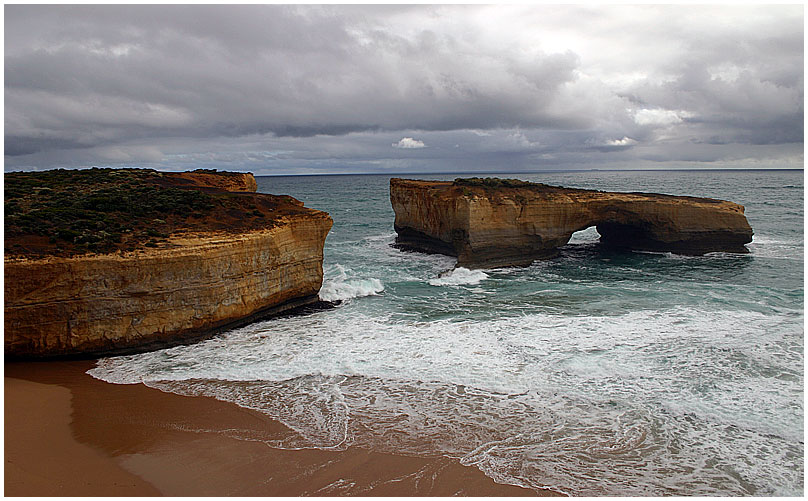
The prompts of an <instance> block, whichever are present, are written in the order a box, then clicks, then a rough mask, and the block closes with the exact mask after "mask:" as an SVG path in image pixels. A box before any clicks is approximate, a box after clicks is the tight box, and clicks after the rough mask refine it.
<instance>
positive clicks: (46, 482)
mask: <svg viewBox="0 0 808 501" xmlns="http://www.w3.org/2000/svg"><path fill="white" fill-rule="evenodd" d="M92 366H93V363H92V362H88V361H75V362H42V363H7V364H5V385H4V386H5V495H6V496H32V495H43V496H53V495H61V496H76V495H82V496H154V495H167V496H258V495H262V496H301V495H315V496H338V495H368V496H451V495H466V496H536V495H555V493H553V492H551V491H541V492H536V491H534V490H531V489H524V488H521V487H516V486H511V485H500V484H497V483H495V482H494V481H493V480H491V479H490V478H488V477H486V476H485V475H484V474H483V473H482V472H480V471H479V470H478V469H476V468H474V467H467V466H463V465H461V464H460V463H459V462H458V461H457V460H455V459H451V458H446V457H442V456H435V457H408V456H397V455H392V454H381V453H376V452H373V451H367V450H362V449H357V448H349V449H348V450H346V451H322V450H309V449H306V450H279V449H273V448H271V447H269V446H268V445H267V444H266V443H264V442H263V441H256V440H255V438H254V437H268V438H269V439H271V437H273V436H279V435H283V434H285V433H288V431H289V430H288V429H287V428H286V427H285V426H284V425H283V424H281V423H279V422H277V421H274V420H272V419H270V418H268V417H267V416H265V415H263V414H261V413H259V412H257V411H252V410H250V409H244V408H241V407H238V406H236V405H235V404H231V403H227V402H220V401H217V400H215V399H212V398H207V397H183V396H179V395H173V394H168V393H163V392H161V391H159V390H155V389H152V388H148V387H146V386H144V385H140V384H137V385H113V384H108V383H105V382H102V381H99V380H96V379H94V378H92V377H91V376H89V375H87V374H85V371H86V370H88V369H89V368H91V367H92ZM239 437H241V438H239ZM247 437H251V439H245V438H247Z"/></svg>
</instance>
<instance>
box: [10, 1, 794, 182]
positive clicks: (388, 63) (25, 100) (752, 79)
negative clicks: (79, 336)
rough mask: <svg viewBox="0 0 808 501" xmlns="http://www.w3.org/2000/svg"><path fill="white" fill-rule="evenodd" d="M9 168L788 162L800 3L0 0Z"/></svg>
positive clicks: (291, 170)
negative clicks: (82, 1) (121, 1)
mask: <svg viewBox="0 0 808 501" xmlns="http://www.w3.org/2000/svg"><path fill="white" fill-rule="evenodd" d="M4 13H5V16H4V19H5V23H4V24H5V121H4V139H5V157H4V161H5V171H15V170H38V169H49V168H57V167H64V168H79V167H92V166H96V167H148V168H155V169H160V170H188V169H195V168H216V169H220V170H238V171H251V172H253V173H255V174H257V175H272V174H321V173H362V172H368V173H371V172H373V173H406V172H474V171H479V172H497V171H503V172H505V171H507V172H518V171H538V170H563V169H677V168H691V169H692V168H712V169H716V168H802V167H803V137H804V103H803V100H804V97H803V96H804V43H803V37H804V12H803V6H802V5H779V6H778V5H757V6H754V5H741V6H733V5H719V6H712V7H705V6H695V5H673V6H659V5H640V6H615V5H612V6H601V5H561V6H550V5H532V6H530V5H510V6H505V5H487V6H486V5H472V6H461V5H445V6H428V5H407V6H393V5H380V6H371V5H355V6H336V5H325V6H304V5H240V6H214V5H205V6H190V5H179V6H168V5H134V6H117V5H116V6H104V5H81V6H53V5H5V7H4Z"/></svg>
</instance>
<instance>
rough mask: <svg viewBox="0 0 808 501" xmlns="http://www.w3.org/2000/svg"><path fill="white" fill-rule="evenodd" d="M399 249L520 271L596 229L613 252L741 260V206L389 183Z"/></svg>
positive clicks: (537, 188) (531, 186) (476, 184)
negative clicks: (723, 255) (729, 255)
mask: <svg viewBox="0 0 808 501" xmlns="http://www.w3.org/2000/svg"><path fill="white" fill-rule="evenodd" d="M390 201H391V203H392V205H393V210H394V211H395V215H396V218H395V230H396V233H397V234H398V235H397V238H396V244H397V246H398V247H399V248H402V249H406V250H415V251H422V252H434V253H441V254H447V255H451V256H457V265H458V266H464V267H469V268H494V267H500V266H527V265H529V264H530V263H532V262H533V261H534V260H536V259H545V258H550V257H553V256H555V255H556V254H557V253H558V249H559V247H561V246H563V245H565V244H566V243H567V242H568V241H569V239H570V237H571V236H572V234H573V233H574V232H576V231H579V230H583V229H586V228H588V227H590V226H596V227H597V230H598V233H600V235H601V242H602V243H604V244H606V245H611V246H615V247H621V248H628V249H637V250H649V251H670V252H674V253H680V254H694V255H699V254H704V253H707V252H714V251H724V252H738V253H743V252H748V250H747V249H746V247H745V246H744V244H746V243H749V242H751V241H752V228H751V227H750V226H749V223H748V222H747V220H746V217H745V216H744V208H743V206H741V205H738V204H736V203H732V202H727V201H723V200H715V199H710V198H696V197H685V196H672V195H660V194H654V193H609V192H602V191H594V190H581V189H569V188H560V187H554V186H547V185H544V184H537V183H526V182H524V181H518V180H499V179H486V180H481V179H476V178H475V179H470V180H462V179H458V180H456V181H455V182H451V181H415V180H407V179H396V178H394V179H391V180H390Z"/></svg>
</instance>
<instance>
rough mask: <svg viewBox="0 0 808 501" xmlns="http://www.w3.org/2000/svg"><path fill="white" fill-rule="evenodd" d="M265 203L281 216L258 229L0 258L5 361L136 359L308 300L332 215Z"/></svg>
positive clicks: (319, 273)
mask: <svg viewBox="0 0 808 501" xmlns="http://www.w3.org/2000/svg"><path fill="white" fill-rule="evenodd" d="M249 177H250V178H252V176H251V175H250V176H249ZM253 183H254V179H253ZM255 196H257V197H261V196H262V195H255ZM265 196H266V197H273V196H272V195H265ZM273 203H275V206H276V210H277V211H278V212H282V213H283V214H282V215H278V216H277V217H274V218H273V219H272V220H271V221H268V222H267V225H266V227H265V228H261V229H249V230H244V231H239V232H232V231H230V232H194V231H193V228H188V230H187V231H185V232H181V233H178V234H175V235H172V236H170V237H168V238H167V239H166V241H165V242H163V243H161V245H160V248H153V249H152V248H145V249H140V250H136V251H133V252H120V253H109V254H101V255H85V256H74V257H55V256H50V257H45V258H36V259H29V258H25V257H19V256H13V257H8V256H7V257H6V259H5V266H4V272H5V323H4V327H5V354H6V357H7V358H48V357H55V356H76V355H81V356H90V355H101V354H115V353H126V352H133V351H144V350H146V349H151V348H157V347H162V346H167V345H171V344H177V343H179V342H185V341H189V340H194V339H199V338H202V337H205V336H208V335H210V334H212V333H214V332H217V331H219V330H221V329H224V328H231V327H235V326H239V325H244V324H246V323H249V322H251V321H254V320H257V319H260V318H264V317H267V316H271V315H274V314H277V313H280V312H282V311H285V310H288V309H290V308H295V307H299V306H303V305H308V304H312V303H315V302H317V301H318V296H317V294H318V292H319V290H320V287H321V285H322V279H323V267H322V262H323V245H324V242H325V238H326V235H327V234H328V231H329V230H330V228H331V225H332V220H331V217H330V216H329V215H328V214H327V213H325V212H321V211H317V210H313V209H307V208H304V207H302V203H300V202H298V201H297V200H294V199H292V198H291V197H273ZM284 203H285V204H286V205H284Z"/></svg>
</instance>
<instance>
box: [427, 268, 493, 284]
mask: <svg viewBox="0 0 808 501" xmlns="http://www.w3.org/2000/svg"><path fill="white" fill-rule="evenodd" d="M486 278H488V274H487V273H485V272H483V271H480V270H469V269H468V268H463V267H457V268H455V269H453V270H451V271H449V272H446V273H444V274H443V275H441V276H440V277H438V278H432V279H430V280H429V285H434V286H441V285H477V284H479V283H480V282H482V281H483V280H485V279H486Z"/></svg>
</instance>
